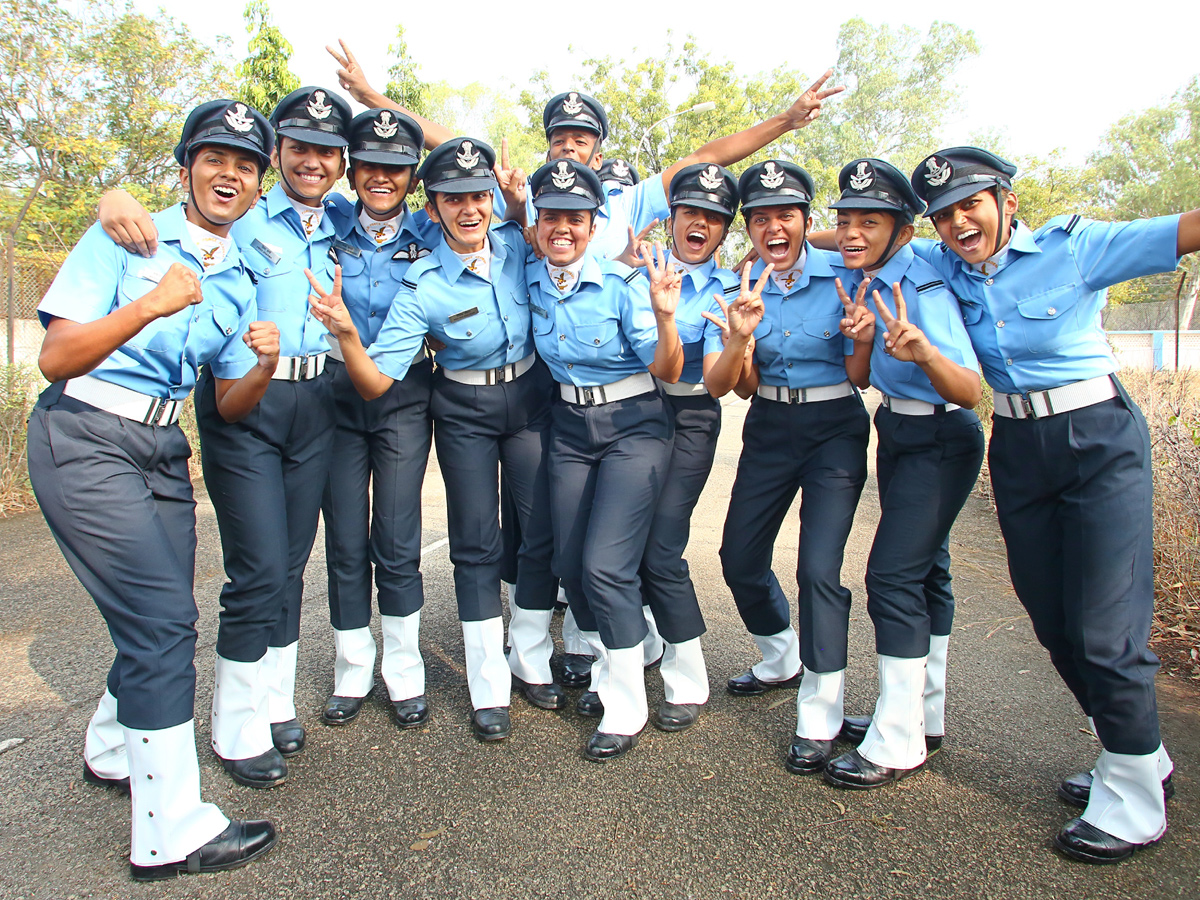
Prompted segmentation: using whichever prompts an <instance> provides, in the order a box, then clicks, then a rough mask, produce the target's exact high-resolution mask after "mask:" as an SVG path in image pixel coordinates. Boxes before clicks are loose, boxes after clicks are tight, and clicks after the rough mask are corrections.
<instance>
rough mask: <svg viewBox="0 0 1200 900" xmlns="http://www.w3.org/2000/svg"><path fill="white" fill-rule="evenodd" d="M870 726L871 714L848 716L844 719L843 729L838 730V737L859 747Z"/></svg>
mask: <svg viewBox="0 0 1200 900" xmlns="http://www.w3.org/2000/svg"><path fill="white" fill-rule="evenodd" d="M870 727H871V717H870V716H846V718H844V719H842V730H841V731H839V732H838V737H839V738H841V739H842V740H843V741H845V742H846V743H847V744H853V745H854V746H855V747H857V746H858V745H859V744H861V743H862V742H863V738H865V737H866V736H867V729H868V728H870Z"/></svg>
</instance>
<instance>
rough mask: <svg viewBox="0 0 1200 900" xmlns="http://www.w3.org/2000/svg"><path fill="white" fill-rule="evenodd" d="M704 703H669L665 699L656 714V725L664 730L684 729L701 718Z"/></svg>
mask: <svg viewBox="0 0 1200 900" xmlns="http://www.w3.org/2000/svg"><path fill="white" fill-rule="evenodd" d="M703 705H704V704H702V703H667V702H666V701H665V700H664V701H663V704H662V706H660V707H659V708H658V712H656V713H655V714H654V727H655V728H658V729H660V730H662V731H683V730H684V729H686V728H691V727H692V726H693V725H695V724H696V720H697V719H699V718H700V709H701V707H702V706H703Z"/></svg>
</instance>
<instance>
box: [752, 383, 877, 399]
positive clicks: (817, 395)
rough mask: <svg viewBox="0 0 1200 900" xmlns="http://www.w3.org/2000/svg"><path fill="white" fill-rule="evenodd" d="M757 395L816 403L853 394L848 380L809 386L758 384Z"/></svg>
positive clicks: (852, 386)
mask: <svg viewBox="0 0 1200 900" xmlns="http://www.w3.org/2000/svg"><path fill="white" fill-rule="evenodd" d="M758 396H760V397H762V398H763V399H765V400H774V401H775V402H777V403H817V402H819V401H821V400H837V399H839V398H841V397H852V396H854V385H852V384H851V383H850V382H849V381H843V382H842V383H841V384H823V385H821V386H819V387H810V388H786V387H777V386H775V385H773V384H760V385H759V386H758Z"/></svg>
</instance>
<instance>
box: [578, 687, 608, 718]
mask: <svg viewBox="0 0 1200 900" xmlns="http://www.w3.org/2000/svg"><path fill="white" fill-rule="evenodd" d="M575 712H577V713H579V714H580V715H581V716H587V717H588V718H589V719H599V718H600V717H601V716H603V715H604V704H603V703H601V702H600V695H599V694H597V693H596V692H595V691H584V692H583V693H582V694H580V695H579V699H578V700H576V701H575Z"/></svg>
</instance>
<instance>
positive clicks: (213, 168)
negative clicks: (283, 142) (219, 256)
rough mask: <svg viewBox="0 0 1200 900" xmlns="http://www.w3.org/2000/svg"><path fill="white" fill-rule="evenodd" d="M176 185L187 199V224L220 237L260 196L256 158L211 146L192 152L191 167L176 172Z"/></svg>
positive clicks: (246, 153) (232, 149) (243, 152)
mask: <svg viewBox="0 0 1200 900" xmlns="http://www.w3.org/2000/svg"><path fill="white" fill-rule="evenodd" d="M179 181H180V183H181V184H182V185H183V187H184V190H187V191H188V192H189V196H190V198H191V202H189V203H188V208H187V213H186V215H187V218H188V221H190V222H192V223H194V224H196V225H199V226H200V227H201V228H204V229H206V230H208V231H211V232H213V233H214V234H219V235H220V236H221V237H224V236H226V235H227V234H229V226H230V225H232V224H233V223H234V222H236V221H237V220H238V219H240V218H241V217H242V216H243V215H245V214H246V212H247V210H249V209H250V207H252V206H254V204H255V203H256V202H258V198H259V197H260V196H261V195H262V189H261V187H260V186H259V161H258V157H256V156H255V155H254V154H252V153H248V152H246V151H244V150H237V149H234V148H232V147H221V146H218V145H215V144H209V145H206V146H203V147H200V148H198V149H196V150H193V151H192V154H191V166H190V167H189V168H186V169H183V168H181V169H180V170H179Z"/></svg>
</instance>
